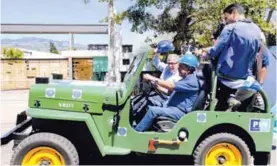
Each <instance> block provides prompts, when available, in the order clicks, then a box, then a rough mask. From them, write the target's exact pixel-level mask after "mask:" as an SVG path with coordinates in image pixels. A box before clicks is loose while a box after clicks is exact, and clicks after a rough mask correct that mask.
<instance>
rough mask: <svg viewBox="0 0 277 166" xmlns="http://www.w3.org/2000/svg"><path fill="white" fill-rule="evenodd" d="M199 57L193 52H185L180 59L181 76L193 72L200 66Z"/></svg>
mask: <svg viewBox="0 0 277 166" xmlns="http://www.w3.org/2000/svg"><path fill="white" fill-rule="evenodd" d="M198 64H199V63H198V59H197V57H196V56H195V55H193V54H185V55H183V56H182V57H181V58H180V60H179V68H178V70H179V74H180V76H181V77H186V76H187V75H189V74H191V73H193V72H194V71H195V70H196V68H197V66H198Z"/></svg>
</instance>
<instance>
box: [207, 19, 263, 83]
mask: <svg viewBox="0 0 277 166" xmlns="http://www.w3.org/2000/svg"><path fill="white" fill-rule="evenodd" d="M260 39H261V30H260V28H259V27H258V26H257V25H256V24H254V23H253V22H252V21H249V20H244V21H238V22H236V23H232V24H228V25H226V26H225V27H224V29H223V31H222V33H221V34H220V36H219V39H218V42H217V44H216V45H215V46H214V47H212V48H211V49H210V50H209V51H208V54H209V55H210V56H211V57H214V58H215V57H218V66H217V72H220V73H221V74H223V75H225V76H227V77H230V78H235V79H246V78H247V77H248V76H249V75H251V71H250V69H251V68H252V66H253V64H254V61H255V57H256V55H257V53H258V51H259V47H260Z"/></svg>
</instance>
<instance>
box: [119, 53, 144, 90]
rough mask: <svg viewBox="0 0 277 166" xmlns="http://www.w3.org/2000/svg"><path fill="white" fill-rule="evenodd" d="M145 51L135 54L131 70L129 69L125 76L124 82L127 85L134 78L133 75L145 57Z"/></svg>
mask: <svg viewBox="0 0 277 166" xmlns="http://www.w3.org/2000/svg"><path fill="white" fill-rule="evenodd" d="M144 54H145V53H140V54H138V55H135V56H134V57H133V60H132V63H131V65H130V67H129V70H128V71H127V73H126V75H125V77H124V83H125V85H128V84H129V83H130V81H131V79H132V77H133V76H134V75H135V74H136V72H137V70H138V68H139V65H140V63H141V61H142V59H143V55H144Z"/></svg>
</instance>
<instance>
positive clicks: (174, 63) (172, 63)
mask: <svg viewBox="0 0 277 166" xmlns="http://www.w3.org/2000/svg"><path fill="white" fill-rule="evenodd" d="M178 61H179V56H178V55H177V54H169V55H168V57H167V64H168V67H169V69H170V70H171V71H172V72H173V71H176V70H178Z"/></svg>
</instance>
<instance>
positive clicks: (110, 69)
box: [107, 0, 116, 82]
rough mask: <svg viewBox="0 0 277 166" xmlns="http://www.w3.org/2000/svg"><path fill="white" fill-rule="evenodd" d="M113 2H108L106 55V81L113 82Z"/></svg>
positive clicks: (114, 78) (110, 0) (114, 79)
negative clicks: (107, 47)
mask: <svg viewBox="0 0 277 166" xmlns="http://www.w3.org/2000/svg"><path fill="white" fill-rule="evenodd" d="M113 6H114V4H113V0H109V37H110V40H109V53H108V73H107V81H108V82H115V81H116V77H115V57H114V45H115V43H114V40H115V37H114V20H113V15H114V8H113Z"/></svg>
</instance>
